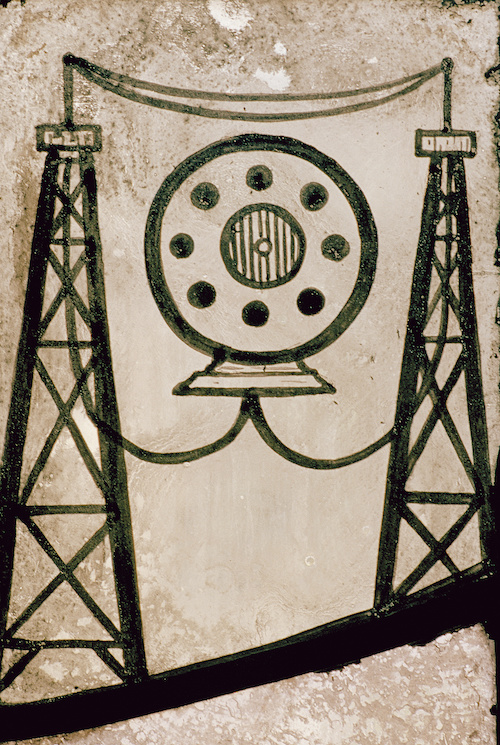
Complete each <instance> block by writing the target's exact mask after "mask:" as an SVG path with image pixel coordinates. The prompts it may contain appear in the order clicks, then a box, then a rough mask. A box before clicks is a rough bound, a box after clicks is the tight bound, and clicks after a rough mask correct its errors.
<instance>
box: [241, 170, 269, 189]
mask: <svg viewBox="0 0 500 745" xmlns="http://www.w3.org/2000/svg"><path fill="white" fill-rule="evenodd" d="M272 183H273V174H272V173H271V171H270V169H269V168H268V167H267V166H252V167H251V168H249V169H248V171H247V185H248V186H249V187H250V188H251V189H255V191H264V189H268V188H269V187H270V186H271V184H272Z"/></svg>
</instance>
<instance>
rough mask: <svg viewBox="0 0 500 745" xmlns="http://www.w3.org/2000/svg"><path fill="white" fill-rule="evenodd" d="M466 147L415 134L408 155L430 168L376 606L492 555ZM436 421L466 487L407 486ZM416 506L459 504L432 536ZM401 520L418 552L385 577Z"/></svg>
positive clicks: (460, 141)
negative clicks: (461, 563)
mask: <svg viewBox="0 0 500 745" xmlns="http://www.w3.org/2000/svg"><path fill="white" fill-rule="evenodd" d="M474 149H475V136H474V133H465V132H458V133H455V132H453V131H450V130H448V131H443V132H422V131H421V130H418V131H417V147H416V154H417V155H418V156H424V155H428V156H430V167H429V176H428V182H427V190H426V194H425V199H424V207H423V213H422V224H421V232H420V238H419V243H418V249H417V256H416V262H415V269H414V274H413V285H412V291H411V300H410V309H409V315H408V323H407V332H406V341H405V346H404V352H403V361H402V368H401V376H400V383H399V393H398V399H397V405H396V418H395V437H394V439H393V442H392V445H391V452H390V459H389V467H388V475H387V487H386V497H385V508H384V513H383V519H382V530H381V538H380V548H379V559H378V567H377V580H376V592H375V607H376V608H379V609H382V610H383V609H385V608H387V609H388V608H391V607H392V606H394V605H395V604H396V603H398V602H399V601H402V600H404V599H405V597H406V596H408V595H410V594H411V593H413V592H415V591H418V590H421V589H422V591H423V592H426V590H425V589H423V588H422V585H424V586H425V579H424V578H425V576H426V575H427V573H428V572H429V571H430V570H432V569H433V568H436V565H438V564H439V562H441V565H442V567H445V569H446V571H447V573H448V577H447V578H442V579H440V580H439V581H438V582H437V583H436V581H435V579H431V581H430V582H428V585H430V587H429V588H428V589H427V592H429V591H430V592H432V587H434V588H435V587H436V586H437V585H441V586H442V585H443V584H446V583H447V582H448V583H451V582H454V581H456V580H460V578H461V577H464V576H466V575H470V574H474V573H477V572H483V571H484V570H485V569H488V566H489V565H490V563H491V561H492V557H493V556H494V546H493V545H492V535H493V514H492V509H491V504H490V490H491V476H490V464H489V453H488V438H487V429H486V416H485V405H484V398H483V389H482V383H481V371H480V358H479V343H478V333H477V323H476V310H475V301H474V292H473V285H472V266H471V264H472V257H471V241H470V232H469V215H468V207H467V193H466V182H465V170H464V156H465V157H472V156H473V154H474ZM432 284H434V286H432ZM450 353H451V354H450ZM446 357H447V358H448V363H445V358H446ZM450 360H451V362H450ZM440 366H441V367H440ZM439 368H440V370H438V369H439ZM438 380H439V384H438ZM460 380H462V386H463V382H464V383H465V385H464V386H463V387H462V388H461V392H459V394H458V395H459V399H460V401H459V403H460V405H461V406H462V409H463V417H462V420H461V423H460V424H459V423H458V421H456V420H455V419H454V416H453V415H452V413H450V410H449V409H450V407H449V400H450V395H451V394H452V393H453V392H454V390H455V388H456V386H457V383H459V381H460ZM421 407H422V408H421ZM424 407H427V408H426V409H425V410H424ZM464 422H465V425H464ZM441 425H442V428H441ZM437 427H439V428H440V429H441V433H442V434H441V436H442V437H443V436H444V439H445V442H447V445H448V455H449V460H448V462H447V467H448V468H449V469H450V472H451V469H453V466H454V464H453V459H454V461H455V466H456V470H457V472H458V471H459V470H461V472H462V474H463V480H465V479H467V481H468V483H467V485H466V488H462V489H460V488H459V489H457V490H455V489H451V490H447V491H446V490H442V491H438V490H435V491H426V490H422V491H417V490H415V488H412V485H411V481H410V479H411V477H412V473H413V472H414V469H415V466H416V465H417V463H418V462H419V459H420V458H421V457H422V455H423V454H424V453H425V450H426V448H427V449H428V448H429V440H430V438H431V436H432V434H433V433H434V432H435V431H436V428H437ZM465 430H468V431H465ZM465 443H467V444H465ZM430 447H432V443H430ZM453 451H454V452H453ZM457 483H458V482H457ZM422 505H428V506H432V507H427V510H429V509H434V508H436V507H437V508H438V509H439V506H440V505H457V506H459V505H460V506H461V509H460V510H458V512H462V514H460V515H459V517H458V519H455V520H454V521H453V523H452V524H451V525H450V526H449V527H448V529H447V530H446V532H445V533H444V534H443V535H439V536H438V537H436V536H435V535H433V533H432V531H431V530H430V529H429V528H428V527H427V526H426V525H425V521H423V520H422V519H421V518H420V517H419V516H418V514H417V513H418V507H417V506H422ZM476 514H478V516H479V536H480V554H481V558H480V559H479V561H478V562H477V564H476V565H474V566H471V567H468V568H467V569H466V570H464V569H463V568H462V569H461V568H459V567H458V566H457V564H456V562H455V561H454V560H453V559H452V557H451V556H450V555H449V553H448V551H449V549H450V546H452V544H453V542H454V541H455V540H456V539H457V538H458V537H459V536H460V535H461V533H462V532H463V531H464V529H465V528H466V527H467V525H468V524H469V523H470V521H471V520H472V518H473V517H474V516H475V515H476ZM403 523H406V526H405V530H407V528H408V526H409V527H410V528H411V529H412V530H413V531H415V532H416V534H417V535H418V536H419V538H420V539H421V540H422V541H423V543H424V544H425V545H426V553H425V555H424V556H423V558H421V560H420V559H418V560H417V562H416V566H415V565H414V566H413V569H412V570H411V571H410V572H409V573H407V574H406V576H403V577H401V576H400V577H399V578H398V580H397V581H395V575H396V568H397V554H398V539H399V538H400V534H401V527H402V524H403ZM398 555H399V554H398ZM442 567H441V568H442ZM490 568H491V565H490ZM443 573H444V572H443Z"/></svg>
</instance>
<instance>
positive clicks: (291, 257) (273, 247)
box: [220, 204, 306, 289]
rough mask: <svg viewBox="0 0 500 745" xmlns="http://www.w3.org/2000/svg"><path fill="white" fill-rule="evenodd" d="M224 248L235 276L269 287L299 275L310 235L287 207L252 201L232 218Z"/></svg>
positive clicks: (226, 261) (224, 234)
mask: <svg viewBox="0 0 500 745" xmlns="http://www.w3.org/2000/svg"><path fill="white" fill-rule="evenodd" d="M220 250H221V255H222V259H223V261H224V264H225V266H226V269H227V270H228V272H229V274H230V275H231V276H232V277H234V279H236V280H237V281H238V282H240V283H241V284H243V285H247V286H248V287H256V288H259V289H265V288H268V287H277V286H278V285H283V284H285V282H289V281H290V280H291V279H292V278H293V277H295V275H296V274H297V272H298V271H299V269H300V267H301V264H302V261H303V259H304V253H305V250H306V237H305V235H304V231H303V230H302V228H301V226H300V225H299V223H298V222H297V220H296V219H295V218H294V217H292V215H291V214H290V213H289V212H287V210H285V209H283V208H282V207H278V206H276V205H274V204H251V205H248V206H247V207H243V208H242V209H240V210H238V212H235V214H234V215H233V216H232V217H230V218H229V220H228V221H227V223H226V224H225V226H224V229H223V231H222V235H221V240H220Z"/></svg>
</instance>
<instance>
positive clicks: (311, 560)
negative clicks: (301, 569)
mask: <svg viewBox="0 0 500 745" xmlns="http://www.w3.org/2000/svg"><path fill="white" fill-rule="evenodd" d="M304 561H305V563H306V566H308V567H312V566H314V565H315V564H316V559H315V558H314V556H306V558H305V559H304Z"/></svg>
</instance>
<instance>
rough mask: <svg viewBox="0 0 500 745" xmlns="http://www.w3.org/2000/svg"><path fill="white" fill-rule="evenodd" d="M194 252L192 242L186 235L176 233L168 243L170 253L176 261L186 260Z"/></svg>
mask: <svg viewBox="0 0 500 745" xmlns="http://www.w3.org/2000/svg"><path fill="white" fill-rule="evenodd" d="M193 250H194V241H193V239H192V238H191V236H190V235H188V234H187V233H177V235H174V237H173V238H172V240H171V241H170V253H171V254H172V256H175V258H176V259H187V257H188V256H191V254H192V253H193Z"/></svg>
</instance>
